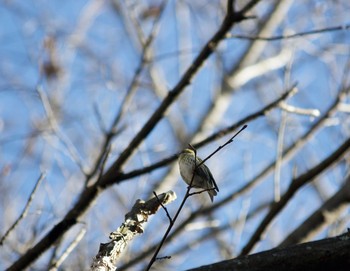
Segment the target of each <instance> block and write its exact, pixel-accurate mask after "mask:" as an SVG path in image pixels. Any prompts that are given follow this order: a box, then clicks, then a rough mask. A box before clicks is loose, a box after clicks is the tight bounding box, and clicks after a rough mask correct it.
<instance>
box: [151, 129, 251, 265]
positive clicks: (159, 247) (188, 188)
mask: <svg viewBox="0 0 350 271" xmlns="http://www.w3.org/2000/svg"><path fill="white" fill-rule="evenodd" d="M245 128H247V125H244V126H243V127H242V128H241V129H240V130H239V131H238V132H237V133H235V134H234V135H233V136H232V137H231V138H230V139H229V140H227V141H226V142H225V144H223V145H222V146H219V147H218V148H217V149H216V150H215V151H214V152H212V153H211V154H210V155H208V156H207V157H206V158H205V159H204V160H203V161H202V162H200V163H199V164H197V150H196V149H194V148H193V147H192V145H190V147H192V148H193V151H194V161H195V166H194V169H193V172H192V177H191V182H190V184H189V186H188V187H187V191H186V194H185V196H184V198H183V200H182V202H181V204H180V206H179V208H178V210H177V211H176V214H175V216H174V218H173V219H171V218H170V215H169V214H168V211H167V210H166V213H167V215H169V216H168V217H169V219H170V224H169V226H168V228H167V230H166V232H165V234H164V236H163V238H162V240H161V242H160V243H159V246H158V247H157V249H156V251H155V252H154V254H153V257H152V258H151V260H150V262H149V264H148V266H147V267H146V269H145V270H146V271H148V270H150V268H151V267H152V265H153V263H154V262H155V261H156V259H157V256H158V253H159V251H160V249H161V248H162V246H163V245H164V243H165V241H166V239H167V237H168V235H169V233H170V231H171V229H172V228H173V226H174V223H175V221H176V219H177V218H178V216H179V214H180V212H181V210H182V208H183V206H184V205H185V202H186V201H187V199H188V198H189V197H190V196H193V195H196V194H201V193H203V192H207V191H209V190H211V189H204V190H201V191H198V192H193V193H190V191H191V188H192V183H193V181H194V177H195V172H196V170H197V168H198V167H200V166H201V165H202V164H203V163H204V162H205V161H207V160H208V159H210V158H211V157H213V155H215V154H216V153H217V152H218V151H220V150H221V149H223V148H224V147H225V146H227V145H228V144H230V143H232V142H233V139H234V138H235V137H236V136H237V135H238V134H239V133H240V132H242V131H243V130H244V129H245ZM154 194H155V192H154ZM155 195H156V194H155ZM156 196H157V195H156Z"/></svg>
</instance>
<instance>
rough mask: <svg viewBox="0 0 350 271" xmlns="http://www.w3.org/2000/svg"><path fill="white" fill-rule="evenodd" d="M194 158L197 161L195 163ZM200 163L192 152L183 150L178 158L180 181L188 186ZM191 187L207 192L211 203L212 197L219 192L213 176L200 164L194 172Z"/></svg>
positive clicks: (200, 160)
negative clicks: (206, 190)
mask: <svg viewBox="0 0 350 271" xmlns="http://www.w3.org/2000/svg"><path fill="white" fill-rule="evenodd" d="M195 158H197V161H196V163H195V160H194V159H195ZM201 162H202V159H200V158H199V157H198V156H195V154H194V150H191V149H184V150H183V151H182V152H181V153H180V156H179V169H180V174H181V177H182V179H183V180H184V181H185V182H186V183H187V184H188V185H190V184H191V180H192V176H193V171H194V169H195V167H196V166H198V165H199V164H200V163H201ZM192 187H194V188H201V189H211V190H208V194H209V197H210V199H211V201H212V202H213V200H214V196H216V195H217V192H219V188H218V186H217V185H216V182H215V180H214V177H213V175H212V174H211V172H210V170H209V168H208V167H207V166H206V165H205V164H201V165H200V166H199V167H198V168H197V169H196V170H195V175H194V178H193V181H192Z"/></svg>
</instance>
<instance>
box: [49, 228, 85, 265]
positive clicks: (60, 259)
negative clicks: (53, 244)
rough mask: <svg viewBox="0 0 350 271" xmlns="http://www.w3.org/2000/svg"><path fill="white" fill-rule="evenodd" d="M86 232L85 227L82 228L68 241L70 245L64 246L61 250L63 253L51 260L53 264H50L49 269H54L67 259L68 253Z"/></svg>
mask: <svg viewBox="0 0 350 271" xmlns="http://www.w3.org/2000/svg"><path fill="white" fill-rule="evenodd" d="M85 233H86V229H85V228H82V229H81V230H80V231H79V233H78V235H77V236H76V237H75V238H74V240H73V241H72V242H71V243H70V245H69V246H68V247H67V248H66V250H65V251H64V252H63V254H62V255H61V256H60V257H59V258H58V259H57V260H56V261H54V262H53V264H52V265H51V266H50V269H49V271H56V270H58V268H59V267H60V266H61V265H62V263H63V262H64V261H65V259H67V257H68V256H69V254H70V253H72V251H73V250H74V248H75V247H76V246H77V245H78V244H79V242H80V241H81V240H82V239H83V237H84V235H85Z"/></svg>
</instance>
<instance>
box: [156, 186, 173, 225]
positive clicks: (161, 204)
mask: <svg viewBox="0 0 350 271" xmlns="http://www.w3.org/2000/svg"><path fill="white" fill-rule="evenodd" d="M153 195H154V196H155V197H156V198H157V200H158V202H159V204H160V206H162V208H163V210H164V211H165V213H166V216H167V217H168V219H169V222H170V224H173V223H174V221H173V219H172V218H171V216H170V214H169V212H168V209H167V208H166V207H165V206H164V204H163V203H162V201H161V200H160V199H159V198H158V195H157V193H156V191H153Z"/></svg>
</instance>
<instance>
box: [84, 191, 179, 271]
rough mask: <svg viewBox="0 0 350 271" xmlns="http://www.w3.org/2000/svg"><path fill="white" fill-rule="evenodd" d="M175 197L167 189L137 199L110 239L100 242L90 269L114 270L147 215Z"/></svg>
mask: <svg viewBox="0 0 350 271" xmlns="http://www.w3.org/2000/svg"><path fill="white" fill-rule="evenodd" d="M175 199H176V194H175V193H174V192H173V191H169V192H166V193H162V194H160V195H159V196H157V197H154V198H151V199H150V200H148V201H146V202H145V201H143V200H137V201H136V203H135V204H134V206H133V207H132V209H131V211H130V212H129V213H127V214H126V215H125V221H124V223H122V225H121V226H120V227H119V228H118V229H116V230H115V231H113V232H112V233H111V234H110V235H109V238H110V239H112V241H110V242H109V243H106V244H100V249H99V252H98V254H97V255H96V257H95V258H94V260H93V263H92V264H91V270H99V271H102V270H106V271H107V270H111V271H112V270H115V269H116V266H115V264H116V261H117V259H118V258H119V256H120V254H121V253H122V252H123V251H124V249H125V248H126V246H127V245H128V243H129V242H130V241H131V240H132V239H134V237H136V236H137V235H139V234H142V233H143V232H144V228H143V227H144V226H143V225H144V224H145V223H146V222H147V221H148V218H149V216H151V215H153V214H155V213H156V212H157V211H158V210H159V209H160V208H161V206H163V205H167V204H169V203H171V202H172V201H174V200H175Z"/></svg>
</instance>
